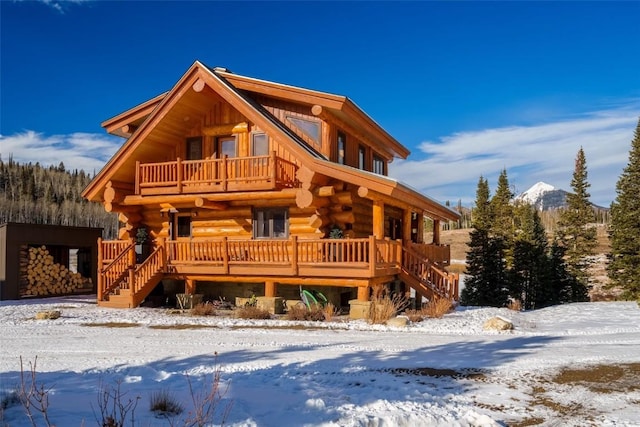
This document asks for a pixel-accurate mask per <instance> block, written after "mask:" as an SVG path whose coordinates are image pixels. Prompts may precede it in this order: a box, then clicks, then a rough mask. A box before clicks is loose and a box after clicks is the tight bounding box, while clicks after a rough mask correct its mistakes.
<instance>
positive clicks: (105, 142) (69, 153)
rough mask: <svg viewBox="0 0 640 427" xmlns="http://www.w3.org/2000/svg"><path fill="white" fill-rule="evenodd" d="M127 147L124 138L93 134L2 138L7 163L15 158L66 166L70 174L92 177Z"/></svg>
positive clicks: (0, 148)
mask: <svg viewBox="0 0 640 427" xmlns="http://www.w3.org/2000/svg"><path fill="white" fill-rule="evenodd" d="M123 143H124V141H123V139H122V138H117V137H112V136H109V135H102V134H92V133H80V132H77V133H72V134H69V135H51V136H46V135H44V134H42V133H38V132H34V131H31V130H29V131H25V132H21V133H17V134H14V135H10V136H2V135H0V156H2V160H3V161H7V160H8V159H9V157H12V158H13V160H14V161H16V162H19V163H29V162H31V163H36V162H39V163H40V164H41V165H43V166H49V165H54V166H57V165H59V164H60V162H63V163H64V166H65V168H66V169H67V170H73V169H78V170H80V169H82V170H84V171H85V172H87V173H89V174H93V173H94V172H98V171H99V170H100V169H101V168H102V167H103V166H104V164H105V163H106V162H107V161H108V160H109V159H110V158H111V156H113V154H114V153H115V152H116V150H118V148H120V146H121V145H122V144H123Z"/></svg>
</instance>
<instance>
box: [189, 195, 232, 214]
mask: <svg viewBox="0 0 640 427" xmlns="http://www.w3.org/2000/svg"><path fill="white" fill-rule="evenodd" d="M194 205H195V206H196V207H197V208H201V209H211V210H214V211H223V210H225V209H227V207H228V205H227V204H226V203H221V202H212V201H210V200H206V199H203V198H202V197H196V200H195V201H194Z"/></svg>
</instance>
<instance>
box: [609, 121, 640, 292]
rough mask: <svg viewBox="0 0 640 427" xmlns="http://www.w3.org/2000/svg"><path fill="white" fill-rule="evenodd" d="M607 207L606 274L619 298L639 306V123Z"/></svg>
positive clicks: (639, 122)
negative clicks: (608, 249)
mask: <svg viewBox="0 0 640 427" xmlns="http://www.w3.org/2000/svg"><path fill="white" fill-rule="evenodd" d="M616 193H617V196H616V199H615V200H614V201H613V203H612V204H611V228H610V230H609V236H610V238H611V254H610V257H609V258H610V259H609V265H608V266H607V272H608V274H609V278H610V279H611V285H612V286H620V287H622V289H623V290H624V293H623V297H625V298H628V299H635V300H638V302H639V303H640V196H639V195H640V120H638V125H637V127H636V131H635V136H634V138H633V140H632V141H631V150H630V151H629V162H628V164H627V166H626V167H625V168H624V170H623V172H622V175H620V178H619V179H618V182H617V183H616Z"/></svg>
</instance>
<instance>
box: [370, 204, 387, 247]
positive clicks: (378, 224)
mask: <svg viewBox="0 0 640 427" xmlns="http://www.w3.org/2000/svg"><path fill="white" fill-rule="evenodd" d="M372 210H373V235H374V236H376V239H383V238H384V202H383V201H382V200H374V201H373V208H372Z"/></svg>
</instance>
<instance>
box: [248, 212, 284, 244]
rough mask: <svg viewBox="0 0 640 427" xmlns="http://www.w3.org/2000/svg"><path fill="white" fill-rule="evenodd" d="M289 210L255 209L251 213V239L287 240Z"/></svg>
mask: <svg viewBox="0 0 640 427" xmlns="http://www.w3.org/2000/svg"><path fill="white" fill-rule="evenodd" d="M288 234H289V210H288V209H287V208H268V209H265V208H256V209H254V211H253V237H254V238H256V239H279V238H287V237H288Z"/></svg>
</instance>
